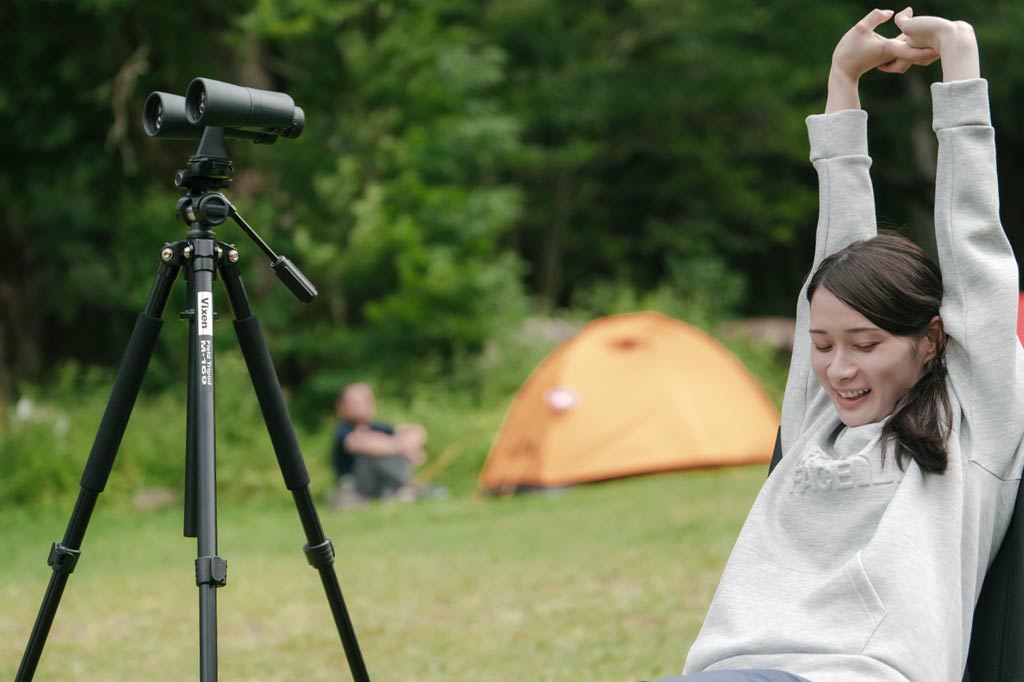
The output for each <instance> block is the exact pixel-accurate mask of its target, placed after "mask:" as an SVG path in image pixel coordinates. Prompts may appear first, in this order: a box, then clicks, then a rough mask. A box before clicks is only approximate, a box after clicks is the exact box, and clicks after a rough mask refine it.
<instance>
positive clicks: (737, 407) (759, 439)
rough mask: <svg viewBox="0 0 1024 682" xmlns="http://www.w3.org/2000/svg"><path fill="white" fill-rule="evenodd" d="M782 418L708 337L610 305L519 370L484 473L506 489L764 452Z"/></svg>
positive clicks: (488, 484)
mask: <svg viewBox="0 0 1024 682" xmlns="http://www.w3.org/2000/svg"><path fill="white" fill-rule="evenodd" d="M778 424H779V415H778V412H777V411H776V410H775V408H774V406H773V405H772V403H771V401H770V400H769V399H768V396H767V395H765V392H764V391H763V390H762V389H761V387H760V386H759V385H758V383H757V381H756V380H755V379H754V377H753V376H752V375H751V374H750V372H749V371H748V370H747V369H746V368H745V367H744V366H743V365H742V364H741V363H740V362H739V360H737V359H736V358H735V357H734V356H733V355H732V354H731V353H729V351H727V350H726V349H725V348H724V347H723V346H722V345H721V344H720V343H719V342H718V341H716V340H715V339H714V338H713V337H711V336H710V335H708V334H706V333H705V332H703V331H701V330H699V329H697V328H696V327H692V326H690V325H688V324H686V323H684V322H680V321H678V320H675V319H672V318H670V317H666V316H665V315H661V314H660V313H653V312H641V313H628V314H624V315H615V316H612V317H606V318H602V319H599V320H595V321H593V322H591V323H590V324H588V325H587V326H586V327H584V329H583V330H582V331H580V333H579V334H577V335H576V336H575V337H573V338H572V339H570V340H569V341H566V342H565V343H564V344H562V345H561V346H559V347H558V348H556V349H555V350H554V351H552V352H551V353H550V354H549V355H548V356H547V357H546V358H545V359H544V361H543V362H541V364H540V365H539V366H538V367H537V369H535V370H534V372H533V373H532V374H531V375H530V377H529V378H528V379H527V380H526V383H525V384H523V386H522V388H521V389H520V390H519V392H518V394H517V395H516V397H515V400H514V401H513V403H512V406H511V407H510V408H509V411H508V414H507V415H506V417H505V421H504V423H503V424H502V426H501V430H500V432H499V433H498V437H497V439H496V440H495V442H494V446H493V447H492V448H491V453H490V455H489V456H488V458H487V463H486V464H485V465H484V469H483V472H482V473H481V474H480V484H481V485H482V487H483V488H485V489H487V490H492V491H505V490H515V489H517V488H519V487H521V486H561V485H568V484H572V483H582V482H586V481H597V480H603V479H609V478H617V477H620V476H633V475H636V474H643V473H650V472H655V471H667V470H673V469H685V468H690V467H705V466H722V465H729V464H745V463H753V462H767V461H769V460H770V459H771V451H772V444H773V442H774V439H775V434H776V429H777V427H778Z"/></svg>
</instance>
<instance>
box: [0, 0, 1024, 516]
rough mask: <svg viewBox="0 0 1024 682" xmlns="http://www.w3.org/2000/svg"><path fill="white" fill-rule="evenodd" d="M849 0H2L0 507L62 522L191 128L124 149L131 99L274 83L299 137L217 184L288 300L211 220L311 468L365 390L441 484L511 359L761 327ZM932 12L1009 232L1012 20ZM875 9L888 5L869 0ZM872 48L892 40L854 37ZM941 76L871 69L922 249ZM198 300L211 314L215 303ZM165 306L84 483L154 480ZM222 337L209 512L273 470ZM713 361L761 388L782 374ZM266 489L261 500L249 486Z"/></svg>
mask: <svg viewBox="0 0 1024 682" xmlns="http://www.w3.org/2000/svg"><path fill="white" fill-rule="evenodd" d="M870 7H871V6H870V5H867V4H864V3H861V2H853V1H851V0H845V1H837V2H830V3H806V2H797V1H796V0H774V1H773V2H770V3H769V2H759V1H755V0H714V1H712V0H616V1H611V0H602V1H592V2H565V1H560V0H486V1H484V0H479V1H478V0H404V1H394V2H384V1H377V0H304V1H303V2H297V1H295V0H258V1H257V2H242V1H241V0H228V1H225V2H218V3H203V4H198V3H187V2H186V3H164V2H160V3H149V2H141V1H137V2H132V1H130V0H73V1H72V0H62V1H46V0H44V1H39V0H10V1H9V2H6V3H4V4H2V5H0V45H3V48H4V51H3V53H4V65H3V68H2V69H0V130H2V137H0V139H2V140H3V142H2V143H0V148H2V149H3V154H2V160H0V193H2V196H3V197H4V201H3V202H2V203H0V240H2V245H3V248H2V249H0V506H15V505H23V504H28V503H34V504H39V503H46V502H53V501H57V500H60V501H61V502H63V503H67V501H68V500H69V499H70V497H69V494H70V491H73V490H74V489H76V488H77V481H78V476H79V474H80V473H81V467H82V465H83V463H84V458H85V455H86V453H87V452H88V449H89V446H90V443H91V439H92V436H93V434H94V433H95V429H96V426H97V425H98V422H99V417H100V414H101V412H102V407H103V404H104V403H105V400H106V397H107V394H108V393H109V390H110V385H111V382H112V379H113V374H114V371H115V370H116V367H117V364H118V363H119V360H120V357H121V353H122V351H123V349H124V345H125V343H126V341H127V338H128V335H129V333H130V330H131V328H132V325H133V324H134V319H135V317H136V315H137V314H138V311H139V310H140V309H141V307H142V305H143V303H144V302H145V300H146V296H147V294H148V293H149V288H150V285H151V282H152V278H153V275H154V274H155V271H156V265H157V258H158V253H159V251H160V248H161V247H162V246H163V244H164V243H165V242H171V241H175V240H178V239H181V238H182V237H183V235H184V231H183V226H182V225H181V224H180V223H178V222H177V221H176V219H175V216H174V205H175V202H176V200H177V198H178V197H179V196H180V192H179V191H178V190H176V189H175V187H174V186H173V178H174V174H175V171H176V169H178V168H181V167H183V166H184V164H185V162H186V161H187V159H188V157H189V156H190V155H191V154H192V152H193V151H194V150H195V147H196V143H195V142H192V141H189V142H180V141H164V140H159V139H151V138H147V137H146V136H145V134H144V133H143V130H142V126H141V110H142V105H143V103H144V101H145V98H146V96H147V94H148V93H149V92H151V91H153V90H162V91H167V92H172V93H177V94H183V93H184V90H185V87H186V86H187V84H188V83H189V81H190V80H191V79H192V78H193V77H196V76H204V77H209V78H215V79H218V80H226V81H230V82H235V83H240V84H244V85H247V86H252V87H258V88H264V89H270V90H278V91H284V92H287V93H289V94H290V95H291V96H292V97H293V98H294V99H295V101H296V103H297V104H299V105H300V106H302V107H303V108H304V110H305V113H306V127H305V131H304V132H303V134H302V136H301V137H300V138H298V139H296V140H279V141H278V142H277V143H276V144H274V145H272V146H256V145H252V144H250V143H248V142H233V143H231V144H230V147H229V148H230V151H231V154H232V158H233V160H234V163H235V168H236V179H235V181H234V184H233V186H232V187H231V188H230V190H228V192H227V194H228V196H229V197H230V198H231V200H232V201H233V202H234V203H235V204H236V205H237V206H238V207H239V210H240V211H241V213H242V215H243V216H245V217H246V218H247V220H248V221H249V222H250V223H251V224H252V225H253V226H255V227H256V229H257V230H258V231H260V232H261V234H263V236H264V237H265V238H266V239H267V240H268V241H269V242H270V243H271V245H273V247H274V248H275V249H276V250H277V251H278V252H280V253H284V254H287V255H288V256H289V257H290V258H291V259H292V260H293V261H295V262H296V263H297V264H298V265H299V267H300V268H301V269H302V270H303V271H304V272H305V273H306V275H307V276H308V277H309V278H310V279H311V280H312V281H313V282H314V283H315V284H316V286H317V287H318V289H319V291H320V296H319V297H318V298H317V299H316V300H315V301H314V302H313V303H312V304H310V305H302V304H300V303H298V302H297V301H295V299H293V298H292V297H291V296H290V295H289V293H288V292H287V290H285V289H284V288H283V287H281V286H279V282H278V281H277V280H276V278H275V277H274V275H273V274H272V272H271V271H270V269H269V268H268V267H266V266H265V263H264V262H263V256H262V255H261V254H260V253H259V251H258V250H257V249H256V248H255V246H253V245H252V244H251V243H249V242H248V240H246V239H245V238H244V237H243V236H242V235H241V234H240V233H239V232H236V231H235V228H234V227H233V226H232V225H225V226H223V227H222V228H220V229H219V231H218V236H219V237H220V238H221V239H223V240H225V241H229V242H235V243H236V244H238V246H239V248H240V250H241V252H242V258H243V261H242V265H243V272H244V275H245V278H246V284H247V286H248V289H249V292H250V295H251V297H252V299H253V303H254V306H255V308H256V310H257V312H258V314H259V315H260V318H261V320H262V321H263V324H264V328H265V331H266V333H267V336H268V341H269V344H270V348H271V352H272V354H273V356H274V358H275V361H276V365H277V368H278V371H279V373H280V376H281V379H282V383H283V384H284V386H285V388H286V391H287V393H288V396H289V404H290V405H291V409H292V415H293V418H294V419H295V421H296V423H297V426H298V428H299V431H300V435H301V436H302V441H303V443H304V446H305V450H306V457H307V460H308V461H309V463H310V465H311V468H313V469H314V470H315V472H316V473H317V474H319V475H314V481H318V483H316V485H318V486H319V488H318V492H320V493H323V492H325V491H326V488H327V487H329V483H330V481H329V476H327V475H326V474H327V471H328V469H327V453H328V451H329V447H330V434H331V429H332V423H333V422H332V419H333V415H332V406H333V400H334V396H335V394H336V392H337V390H338V388H339V387H340V386H341V385H342V384H344V383H345V382H347V381H351V380H357V379H358V380H367V381H370V382H371V383H372V384H373V385H374V386H375V387H376V388H377V390H378V392H379V394H380V396H381V404H380V407H381V416H383V417H385V418H388V419H395V420H398V419H401V420H414V421H419V422H422V423H424V424H425V425H426V426H427V428H428V429H429V430H430V431H431V436H432V438H431V454H432V455H433V456H434V465H432V467H431V466H430V465H428V468H427V471H426V474H427V476H429V477H432V478H434V479H436V480H439V481H441V482H444V483H445V484H447V485H448V486H449V487H450V488H452V489H453V490H454V491H455V492H462V491H469V490H471V489H472V488H473V487H474V485H475V475H476V472H477V471H479V468H480V465H481V463H482V461H483V459H484V457H485V456H486V453H487V449H488V447H489V444H490V442H491V439H492V438H493V436H494V434H495V432H496V430H497V428H498V426H499V424H500V420H501V417H502V415H503V413H504V411H505V409H506V408H507V406H508V404H509V400H510V399H511V397H512V395H513V393H514V391H515V390H516V388H517V387H518V386H519V385H520V384H521V382H522V381H523V380H524V379H525V378H526V376H527V374H528V373H529V371H530V369H531V368H532V367H533V366H535V364H536V363H537V362H538V361H539V360H540V359H541V358H542V357H543V355H544V353H546V352H547V351H548V350H550V349H551V348H552V347H553V346H554V345H555V344H556V343H557V341H558V340H560V338H561V337H564V334H562V333H560V332H559V330H562V329H570V330H571V329H574V328H578V327H579V325H581V324H582V323H583V322H585V321H586V320H589V319H592V318H593V317H596V316H600V315H605V314H610V313H615V312H624V311H628V310H639V309H655V310H661V311H663V312H666V313H668V314H671V315H673V316H676V317H678V318H680V319H683V320H686V321H688V322H691V323H694V324H697V325H699V326H701V327H703V328H705V329H708V330H709V331H711V332H713V333H716V334H719V333H720V332H721V330H722V329H724V328H725V325H726V323H728V322H729V321H730V320H735V319H738V318H741V317H750V316H762V315H789V314H791V310H792V304H793V300H794V296H795V293H796V291H797V290H798V288H799V286H800V282H801V280H802V278H803V277H804V276H805V274H806V268H807V265H808V263H809V262H810V259H811V254H812V248H813V244H812V241H813V234H814V223H815V219H816V212H817V193H816V180H815V177H814V173H813V170H812V168H811V167H810V165H809V163H808V161H807V142H806V132H805V128H804V118H805V117H806V116H807V115H809V114H813V113H818V112H820V111H821V110H822V108H823V105H824V84H825V77H826V75H827V72H828V66H829V59H830V55H831V51H832V48H833V46H834V44H835V42H836V40H837V39H838V38H839V36H840V35H842V33H843V32H844V31H845V30H847V28H848V27H849V26H850V25H851V24H852V23H853V22H854V21H855V20H856V19H858V18H859V17H861V16H863V14H864V13H866V11H867V10H868V9H870ZM965 7H966V6H965V5H964V4H963V3H957V2H952V1H951V0H935V1H934V2H930V3H928V5H927V6H920V7H917V8H915V9H916V10H917V13H918V14H939V15H943V16H950V17H952V18H963V19H965V20H967V21H969V22H971V23H972V24H973V25H974V26H975V29H976V31H977V34H978V36H979V42H980V44H981V53H982V68H983V73H984V74H985V75H986V77H988V78H989V80H990V92H991V98H992V104H993V118H994V122H995V125H996V128H997V131H998V133H997V135H998V149H999V177H1000V183H1001V190H1002V198H1003V204H1002V216H1003V221H1004V224H1005V226H1006V231H1007V234H1008V235H1009V238H1010V241H1011V243H1013V244H1014V245H1015V247H1017V248H1018V250H1019V248H1020V246H1021V244H1022V240H1024V228H1022V221H1021V217H1022V212H1024V202H1022V200H1021V198H1020V194H1018V192H1017V191H1016V188H1017V187H1019V186H1020V184H1021V180H1022V175H1024V132H1022V131H1021V130H1020V129H1019V128H1018V127H1017V117H1016V116H1014V114H1015V113H1017V112H1020V111H1022V110H1024V101H1022V97H1024V95H1022V94H1021V93H1024V42H1022V41H1021V40H1020V39H1019V33H1020V30H1021V29H1022V27H1024V4H1022V3H1016V2H1010V1H993V2H987V3H976V4H974V5H972V6H971V7H970V11H971V14H970V15H969V16H965V15H963V11H964V9H965ZM895 9H899V8H895ZM881 31H882V32H883V33H885V34H887V35H895V27H893V26H887V27H884V28H883V29H882V30H881ZM939 78H941V71H940V67H939V65H938V64H936V65H933V66H931V67H928V68H926V69H921V68H915V69H913V70H912V71H911V72H910V73H908V74H906V75H904V76H892V75H888V74H882V73H873V74H870V75H869V76H867V77H866V78H865V79H864V82H863V84H862V98H863V102H864V106H865V108H866V109H868V111H869V112H870V116H871V124H870V135H871V148H872V153H873V156H874V166H873V171H872V172H873V178H874V182H875V187H876V191H877V193H878V200H877V206H878V213H879V220H880V223H881V224H882V225H883V226H890V227H897V228H901V229H904V230H905V231H906V232H907V233H909V234H910V235H912V236H913V237H914V238H915V239H917V240H918V241H920V242H921V243H922V244H924V245H926V246H928V245H929V244H930V242H931V237H930V231H931V229H932V223H931V204H932V192H933V179H934V163H935V142H934V136H933V135H932V133H931V129H930V123H931V109H930V99H929V94H928V84H929V82H931V81H932V80H937V79H939ZM217 296H218V298H217V307H218V308H219V309H220V310H224V311H226V310H227V307H226V301H225V300H223V297H221V295H220V292H218V294H217ZM183 304H184V300H183V287H180V289H176V293H175V295H174V298H173V300H172V304H171V306H169V308H168V312H167V313H166V314H165V320H166V324H165V326H164V331H163V334H162V336H161V339H160V343H159V346H158V349H157V352H156V355H155V357H154V358H153V361H152V363H151V365H150V370H149V374H148V376H147V380H146V383H145V386H144V388H143V395H142V397H141V399H140V401H139V404H138V406H137V408H136V412H135V414H134V416H133V420H132V424H131V425H130V427H129V432H128V434H127V436H126V440H125V445H124V446H123V448H122V452H123V453H124V454H123V455H122V456H121V457H120V458H119V461H118V465H117V468H116V469H115V472H114V475H113V476H112V478H111V487H112V490H113V497H114V499H115V500H121V501H122V502H124V503H127V502H128V500H129V499H130V497H131V495H133V494H135V492H136V491H138V490H140V489H147V488H152V487H161V486H163V487H170V488H176V487H178V486H179V485H180V481H181V470H182V466H183V462H182V460H183V457H179V456H178V453H183V442H184V413H185V406H184V405H185V402H184V367H185V364H186V360H187V358H186V348H187V343H186V334H185V331H186V328H185V325H183V324H180V323H177V321H176V320H175V318H176V317H177V314H176V313H177V312H178V311H180V309H181V308H182V307H183ZM224 317H225V320H222V322H221V323H220V325H219V331H218V336H217V344H218V346H217V347H218V355H217V362H218V365H217V367H218V406H219V408H218V442H219V450H218V456H219V460H220V464H219V469H218V472H219V477H220V481H221V484H222V485H221V487H222V489H223V490H224V492H225V493H226V494H228V495H233V496H235V497H239V498H240V497H246V498H256V499H259V498H260V497H261V496H262V495H263V494H265V493H266V492H267V491H269V490H271V489H274V490H277V489H279V486H280V483H279V480H280V477H279V475H278V474H277V472H276V470H275V462H274V459H273V457H272V455H270V451H269V442H268V439H267V437H266V435H265V432H264V431H263V429H262V426H260V425H259V421H260V419H259V413H258V408H257V406H256V404H255V400H254V398H253V397H252V395H251V388H250V387H249V386H248V378H247V377H246V375H245V371H244V365H243V364H242V362H241V360H240V359H239V357H238V352H237V349H236V348H234V346H235V341H234V337H233V333H232V331H231V330H230V328H229V325H227V324H225V322H226V318H228V317H229V315H225V316H224ZM729 344H730V347H731V348H732V349H733V350H734V351H735V352H736V353H737V354H738V355H740V357H741V358H743V359H744V360H745V361H746V362H747V363H748V366H750V367H751V369H752V370H753V371H754V372H755V374H757V375H758V377H759V378H760V379H761V380H762V383H764V384H765V386H766V388H768V390H769V391H770V393H772V395H773V396H774V397H775V399H776V400H778V398H779V394H780V391H781V385H782V381H783V378H784V374H785V361H784V360H783V359H780V358H779V357H778V356H777V355H776V354H775V352H774V351H773V350H771V349H768V348H764V347H761V346H758V345H757V344H754V343H751V342H745V341H742V340H736V339H732V340H729ZM275 494H279V493H275Z"/></svg>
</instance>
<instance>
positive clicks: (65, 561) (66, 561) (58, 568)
mask: <svg viewBox="0 0 1024 682" xmlns="http://www.w3.org/2000/svg"><path fill="white" fill-rule="evenodd" d="M80 556H82V550H80V549H71V548H70V547H65V546H64V545H62V544H60V543H59V542H55V543H53V546H52V547H50V558H49V559H47V560H46V563H48V564H49V565H50V567H52V568H53V571H54V573H65V574H71V573H73V572H74V570H75V564H77V563H78V557H80Z"/></svg>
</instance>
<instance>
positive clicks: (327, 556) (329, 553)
mask: <svg viewBox="0 0 1024 682" xmlns="http://www.w3.org/2000/svg"><path fill="white" fill-rule="evenodd" d="M302 551H303V552H305V553H306V561H308V562H309V565H310V566H312V567H313V568H315V569H317V570H320V569H321V568H325V567H327V566H330V565H331V564H333V563H334V545H332V544H331V541H330V540H324V541H323V542H321V543H320V544H319V545H316V546H314V547H310V546H309V545H305V546H304V547H303V548H302Z"/></svg>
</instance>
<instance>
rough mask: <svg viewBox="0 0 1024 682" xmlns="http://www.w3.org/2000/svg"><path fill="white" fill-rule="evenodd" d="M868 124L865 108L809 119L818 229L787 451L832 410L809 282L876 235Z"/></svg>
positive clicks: (790, 395) (801, 311) (786, 416)
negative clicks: (814, 360)
mask: <svg viewBox="0 0 1024 682" xmlns="http://www.w3.org/2000/svg"><path fill="white" fill-rule="evenodd" d="M867 122H868V115H867V112H866V111H864V110H862V109H847V110H844V111H837V112H835V113H831V114H817V115H814V116H809V117H807V132H808V137H809V138H810V143H811V163H813V164H814V169H815V171H817V173H818V197H819V198H818V228H817V233H816V235H815V242H814V263H813V264H812V266H811V271H810V272H809V273H808V275H807V280H806V281H805V282H804V285H803V287H802V288H801V289H800V295H799V297H798V298H797V305H796V333H795V338H794V340H793V357H792V359H791V360H790V366H789V377H788V378H787V380H786V393H785V397H784V398H783V401H782V448H783V453H785V452H786V451H787V449H788V448H789V446H790V445H792V444H793V442H794V441H795V440H796V437H797V436H798V435H799V434H800V433H801V432H802V430H803V425H804V423H805V422H806V421H807V420H808V419H809V417H810V416H811V415H812V414H814V413H817V412H820V411H822V410H827V409H832V408H831V403H830V401H829V398H828V396H827V395H826V394H825V391H824V390H823V389H822V388H821V385H820V384H819V383H818V380H817V378H816V377H815V376H814V373H813V372H812V371H811V355H810V351H811V339H810V335H809V333H808V331H807V330H808V328H809V324H810V305H809V304H808V302H807V284H808V281H809V280H810V275H811V274H812V273H813V272H814V270H815V269H816V268H817V267H818V265H819V264H820V263H821V261H822V260H824V259H825V257H826V256H828V255H830V254H832V253H835V252H836V251H838V250H840V249H842V248H843V247H845V246H847V245H849V244H851V243H852V242H855V241H858V240H861V239H869V238H871V237H873V236H875V233H876V231H877V228H876V227H875V196H874V192H873V191H872V188H871V175H870V172H869V170H870V168H871V157H869V156H868V141H867Z"/></svg>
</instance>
